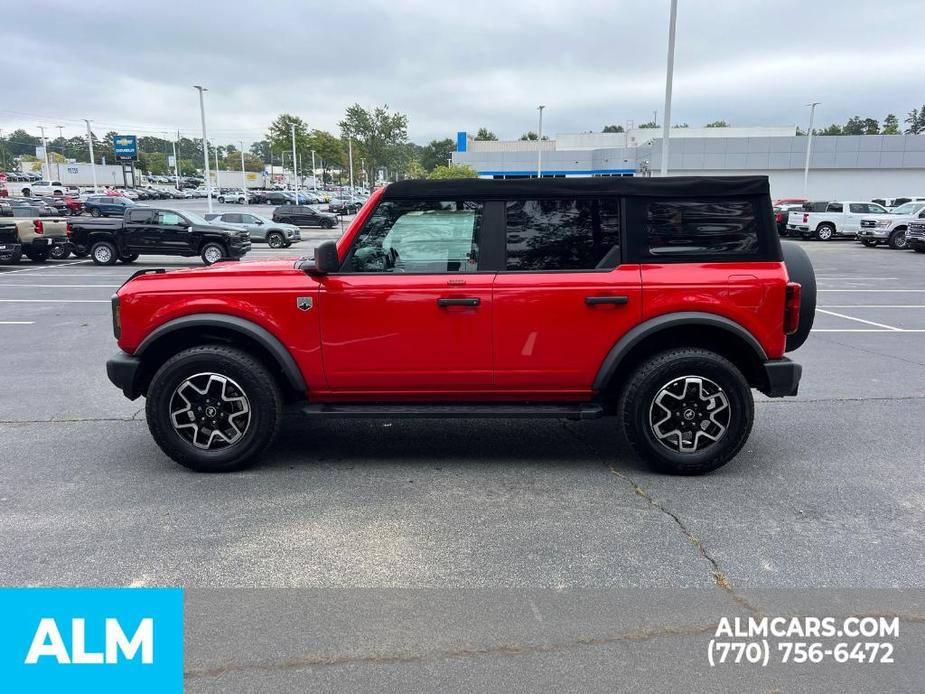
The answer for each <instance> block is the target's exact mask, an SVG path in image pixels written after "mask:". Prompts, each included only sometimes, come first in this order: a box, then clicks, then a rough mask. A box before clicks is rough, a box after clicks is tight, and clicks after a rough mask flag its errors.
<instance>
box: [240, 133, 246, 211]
mask: <svg viewBox="0 0 925 694" xmlns="http://www.w3.org/2000/svg"><path fill="white" fill-rule="evenodd" d="M240 142H241V185H242V186H243V187H242V188H241V190H243V191H244V204H245V205H246V204H247V174H246V173H244V140H241V141H240Z"/></svg>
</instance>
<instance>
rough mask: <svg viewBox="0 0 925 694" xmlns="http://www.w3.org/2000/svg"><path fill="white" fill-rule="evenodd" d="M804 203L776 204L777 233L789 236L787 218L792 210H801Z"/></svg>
mask: <svg viewBox="0 0 925 694" xmlns="http://www.w3.org/2000/svg"><path fill="white" fill-rule="evenodd" d="M802 210H803V203H784V204H781V205H775V206H774V221H775V222H776V223H777V233H778V234H780V235H781V236H787V219H788V218H789V217H790V213H791V212H801V211H802Z"/></svg>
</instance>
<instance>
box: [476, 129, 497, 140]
mask: <svg viewBox="0 0 925 694" xmlns="http://www.w3.org/2000/svg"><path fill="white" fill-rule="evenodd" d="M475 139H476V140H493V141H494V140H497V139H498V136H497V135H495V134H494V133H493V132H492V131H491V130H489V129H488V128H479V131H478V132H477V133H476V134H475Z"/></svg>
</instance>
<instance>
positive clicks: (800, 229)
mask: <svg viewBox="0 0 925 694" xmlns="http://www.w3.org/2000/svg"><path fill="white" fill-rule="evenodd" d="M813 209H818V206H816V205H815V204H814V203H807V204H806V205H804V207H803V211H796V212H791V213H790V215H789V216H788V217H787V231H788V232H789V233H790V234H791V235H794V236H795V235H797V234H800V235H802V236H803V238H815V239H819V240H820V241H829V240H831V239H833V238H835V237H837V236H857V234H858V232H859V231H860V229H861V220H862V219H873V220H879V219H889V218H890V213H889V212H888V211H887V209H886V208H885V207H883V206H882V205H878V204H877V203H875V202H865V201H861V200H836V201H834V202H830V203H828V204H827V205H826V206H825V209H824V210H821V211H810V210H813Z"/></svg>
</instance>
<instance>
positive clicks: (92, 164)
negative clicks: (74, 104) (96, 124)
mask: <svg viewBox="0 0 925 694" xmlns="http://www.w3.org/2000/svg"><path fill="white" fill-rule="evenodd" d="M84 123H86V124H87V142H88V143H89V144H90V171H91V172H92V173H93V192H94V193H97V192H99V191H98V190H97V188H96V159H95V158H94V156H93V131H92V130H90V121H89V120H87V119H86V118H84Z"/></svg>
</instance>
